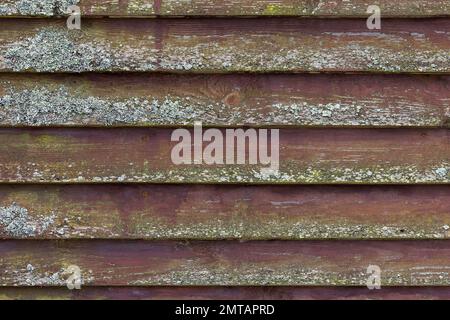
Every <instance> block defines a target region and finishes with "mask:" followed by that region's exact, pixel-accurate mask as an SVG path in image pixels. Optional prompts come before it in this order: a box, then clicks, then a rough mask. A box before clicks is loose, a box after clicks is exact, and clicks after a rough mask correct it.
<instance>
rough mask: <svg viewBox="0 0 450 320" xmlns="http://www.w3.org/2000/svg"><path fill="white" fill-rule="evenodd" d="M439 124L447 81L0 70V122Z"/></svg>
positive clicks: (449, 91)
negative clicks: (42, 72)
mask: <svg viewBox="0 0 450 320" xmlns="http://www.w3.org/2000/svg"><path fill="white" fill-rule="evenodd" d="M195 121H201V122H202V123H203V125H210V126H226V127H230V126H241V125H248V126H277V127H279V126H305V127H308V126H314V127H319V126H320V127H333V126H337V127H340V126H345V127H347V126H349V127H444V126H448V125H449V124H450V77H447V76H433V77H430V76H403V75H395V76H392V75H391V76H387V75H313V74H311V75H302V74H294V75H279V74H270V75H269V74H268V75H197V76H190V75H158V74H156V75H155V74H152V75H148V74H145V75H143V74H126V75H120V74H109V75H99V74H83V75H68V74H67V75H47V74H40V75H24V74H1V75H0V125H1V126H3V127H15V126H173V125H177V126H180V125H193V124H194V122H195Z"/></svg>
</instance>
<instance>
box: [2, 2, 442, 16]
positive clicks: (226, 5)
mask: <svg viewBox="0 0 450 320" xmlns="http://www.w3.org/2000/svg"><path fill="white" fill-rule="evenodd" d="M71 4H77V5H78V6H80V8H81V12H82V15H83V16H112V17H114V16H129V17H136V16H137V17H140V16H146V17H148V16H150V17H151V16H156V15H159V16H214V15H218V16H305V17H311V16H313V17H318V16H322V17H365V16H367V14H366V11H367V7H368V6H369V5H372V4H373V3H372V2H370V1H366V0H353V1H330V0H325V1H323V0H320V1H319V0H312V1H311V0H275V1H274V0H189V1H180V0H154V1H151V0H150V1H149V0H125V1H113V0H106V1H105V0H102V1H100V0H81V1H79V0H64V1H61V0H58V1H56V0H27V1H23V0H2V1H1V3H0V16H8V17H10V16H43V17H52V16H59V15H63V14H65V13H66V12H67V7H68V6H69V5H71ZM376 4H377V5H378V6H379V7H380V9H381V11H382V14H383V16H384V17H412V16H414V17H424V16H425V17H428V16H449V15H450V5H449V3H448V1H445V0H399V1H395V2H393V1H390V0H379V1H377V2H376Z"/></svg>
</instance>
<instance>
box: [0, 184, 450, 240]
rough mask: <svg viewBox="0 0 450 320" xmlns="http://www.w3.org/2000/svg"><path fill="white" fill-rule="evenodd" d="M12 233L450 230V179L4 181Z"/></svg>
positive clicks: (0, 196)
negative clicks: (410, 182)
mask: <svg viewBox="0 0 450 320" xmlns="http://www.w3.org/2000/svg"><path fill="white" fill-rule="evenodd" d="M0 238H4V239H12V238H16V239H90V238H97V239H148V240H155V239H166V240H172V239H178V240H192V239H197V240H218V239H239V240H272V239H291V240H301V239H354V240H357V239H448V238H450V186H392V187H386V186H379V187H378V186H358V187H351V186H339V187H331V186H309V187H307V186H177V185H121V186H117V185H116V186H113V185H96V186H92V185H87V186H79V185H73V186H69V185H67V186H11V185H7V186H6V185H4V186H0Z"/></svg>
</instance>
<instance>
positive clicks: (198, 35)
mask: <svg viewBox="0 0 450 320" xmlns="http://www.w3.org/2000/svg"><path fill="white" fill-rule="evenodd" d="M448 30H450V19H445V18H442V19H424V20H421V21H420V22H417V20H411V19H402V20H395V19H394V20H384V21H383V27H382V29H381V30H368V29H367V26H366V20H364V19H344V20H320V19H304V20H302V19H295V18H284V19H158V20H154V19H132V20H126V19H93V20H84V22H83V25H82V28H81V30H68V29H67V26H66V22H65V20H47V19H4V20H0V71H3V72H5V71H16V72H25V71H28V72H32V71H34V72H84V71H97V72H98V71H100V72H111V71H137V72H139V71H157V72H197V73H200V72H201V73H227V72H382V73H448V72H449V71H450V54H449V48H450V32H449V31H448Z"/></svg>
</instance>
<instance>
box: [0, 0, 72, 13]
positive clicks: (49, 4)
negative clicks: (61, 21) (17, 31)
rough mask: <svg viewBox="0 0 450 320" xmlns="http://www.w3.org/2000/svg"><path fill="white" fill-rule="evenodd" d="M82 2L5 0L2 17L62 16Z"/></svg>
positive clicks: (0, 9) (0, 7) (1, 8)
mask: <svg viewBox="0 0 450 320" xmlns="http://www.w3.org/2000/svg"><path fill="white" fill-rule="evenodd" d="M79 2H80V0H4V1H2V3H0V16H46V17H52V16H61V15H66V14H67V11H68V10H67V8H68V7H69V6H71V5H76V4H78V3H79Z"/></svg>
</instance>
